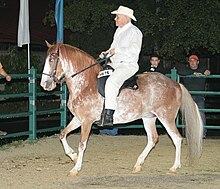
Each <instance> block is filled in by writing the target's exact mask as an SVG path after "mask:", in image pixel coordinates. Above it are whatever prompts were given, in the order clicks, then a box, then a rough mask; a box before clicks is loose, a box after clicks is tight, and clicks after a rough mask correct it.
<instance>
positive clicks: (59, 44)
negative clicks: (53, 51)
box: [58, 39, 63, 47]
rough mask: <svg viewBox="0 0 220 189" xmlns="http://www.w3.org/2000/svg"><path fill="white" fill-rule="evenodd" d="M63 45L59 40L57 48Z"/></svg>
mask: <svg viewBox="0 0 220 189" xmlns="http://www.w3.org/2000/svg"><path fill="white" fill-rule="evenodd" d="M62 44H63V41H62V39H60V41H59V43H58V47H60V46H61V45H62Z"/></svg>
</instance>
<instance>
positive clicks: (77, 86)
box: [66, 73, 96, 98]
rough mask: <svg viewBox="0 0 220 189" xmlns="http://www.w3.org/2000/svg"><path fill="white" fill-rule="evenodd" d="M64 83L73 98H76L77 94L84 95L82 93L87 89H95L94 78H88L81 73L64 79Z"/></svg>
mask: <svg viewBox="0 0 220 189" xmlns="http://www.w3.org/2000/svg"><path fill="white" fill-rule="evenodd" d="M94 77H95V76H94ZM91 80H93V81H91ZM66 83H67V87H68V90H69V93H70V95H71V96H72V97H73V98H77V97H78V96H79V95H83V96H84V93H88V91H90V92H95V91H96V79H89V78H88V77H85V74H83V73H80V74H78V75H76V76H74V77H70V78H68V79H66Z"/></svg>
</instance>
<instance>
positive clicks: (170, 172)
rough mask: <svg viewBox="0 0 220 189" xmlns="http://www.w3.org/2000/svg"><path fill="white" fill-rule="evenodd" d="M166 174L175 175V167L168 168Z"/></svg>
mask: <svg viewBox="0 0 220 189" xmlns="http://www.w3.org/2000/svg"><path fill="white" fill-rule="evenodd" d="M167 174H168V175H176V169H175V168H170V169H169V171H168V172H167Z"/></svg>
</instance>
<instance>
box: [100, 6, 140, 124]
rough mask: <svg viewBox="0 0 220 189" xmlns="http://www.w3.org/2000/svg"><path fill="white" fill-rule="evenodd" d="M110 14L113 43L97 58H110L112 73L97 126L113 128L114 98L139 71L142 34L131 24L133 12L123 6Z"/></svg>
mask: <svg viewBox="0 0 220 189" xmlns="http://www.w3.org/2000/svg"><path fill="white" fill-rule="evenodd" d="M111 14H115V15H116V16H115V24H116V26H117V27H118V28H117V29H116V31H115V34H114V38H113V42H112V44H111V46H110V48H109V49H108V50H107V51H103V52H102V53H101V54H100V55H99V57H100V58H103V57H104V56H105V55H106V54H108V55H110V56H112V57H111V58H110V59H111V62H110V63H109V65H110V66H111V67H112V68H114V72H113V73H112V74H111V75H110V76H109V78H108V79H107V81H106V86H105V105H104V113H103V115H102V118H101V121H100V124H99V126H113V114H114V111H115V109H116V106H117V102H116V98H117V95H118V92H119V89H120V87H121V86H122V84H123V83H124V81H125V80H127V79H128V78H130V77H131V76H133V75H134V74H135V73H136V72H137V71H138V69H139V65H138V58H139V53H140V51H141V44H142V37H143V34H142V32H141V31H140V30H139V29H138V28H137V27H136V26H135V25H133V24H132V23H131V19H132V20H134V21H136V18H135V17H134V15H133V14H134V11H133V10H132V9H130V8H128V7H125V6H119V8H118V9H117V10H115V11H113V12H111Z"/></svg>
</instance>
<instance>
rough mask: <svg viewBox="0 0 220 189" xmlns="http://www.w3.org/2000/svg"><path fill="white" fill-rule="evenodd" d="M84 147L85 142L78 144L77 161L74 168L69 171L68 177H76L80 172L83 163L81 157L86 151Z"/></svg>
mask: <svg viewBox="0 0 220 189" xmlns="http://www.w3.org/2000/svg"><path fill="white" fill-rule="evenodd" d="M86 145H87V140H86V141H84V142H82V143H79V147H78V151H79V155H78V159H77V161H76V164H75V166H74V168H73V169H72V170H71V171H70V176H75V175H77V173H78V172H79V171H80V170H81V168H82V161H83V155H84V151H85V149H86Z"/></svg>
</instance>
